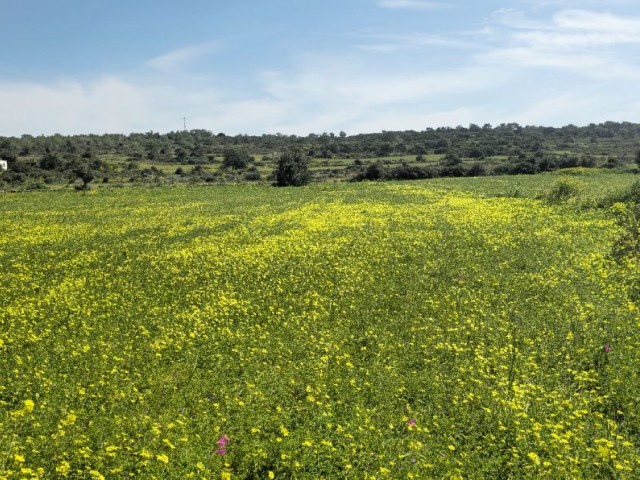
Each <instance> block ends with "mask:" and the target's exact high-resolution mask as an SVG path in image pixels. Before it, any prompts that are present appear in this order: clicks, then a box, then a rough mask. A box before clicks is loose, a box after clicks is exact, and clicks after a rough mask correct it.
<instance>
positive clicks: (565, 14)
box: [0, 0, 640, 136]
mask: <svg viewBox="0 0 640 480" xmlns="http://www.w3.org/2000/svg"><path fill="white" fill-rule="evenodd" d="M0 12H2V19H3V28H2V29H0V45H2V48H1V49H0V135H5V136H6V135H16V136H19V135H22V134H25V133H28V134H32V135H40V134H53V133H61V134H77V133H129V132H147V131H150V130H153V131H157V132H168V131H172V130H179V129H182V123H183V121H182V119H183V117H187V128H188V129H192V128H198V129H200V128H201V129H206V130H211V131H213V132H216V133H217V132H225V133H227V134H237V133H248V134H262V133H283V134H298V135H306V134H308V133H311V132H314V133H322V132H336V133H337V132H339V131H340V130H344V131H346V132H347V133H348V134H355V133H363V132H376V131H381V130H424V129H425V128H427V127H439V126H456V125H465V126H466V125H468V124H470V123H476V124H480V125H482V124H484V123H491V124H494V125H495V124H500V123H508V122H518V123H520V124H523V125H528V124H535V125H552V126H561V125H566V124H569V123H573V124H576V125H585V124H588V123H591V122H596V123H597V122H602V121H607V120H614V121H633V122H640V93H639V91H638V88H637V85H640V55H639V54H638V53H639V52H640V2H638V1H637V0H606V1H604V0H511V1H505V0H487V1H479V0H474V1H472V0H434V1H423V0H323V1H303V0H297V1H294V0H270V1H264V0H237V1H235V2H222V1H216V0H208V1H205V0H184V1H182V2H178V1H176V0H172V1H166V0H154V1H150V0H129V1H122V0H109V1H107V0H56V1H51V0H19V1H17V0H0Z"/></svg>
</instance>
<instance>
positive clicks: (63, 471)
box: [56, 460, 71, 476]
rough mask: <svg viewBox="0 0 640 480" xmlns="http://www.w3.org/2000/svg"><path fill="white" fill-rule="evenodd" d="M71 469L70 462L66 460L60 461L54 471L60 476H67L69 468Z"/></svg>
mask: <svg viewBox="0 0 640 480" xmlns="http://www.w3.org/2000/svg"><path fill="white" fill-rule="evenodd" d="M70 469H71V464H70V463H69V462H67V461H66V460H63V461H62V462H60V465H58V466H57V467H56V473H57V474H59V475H62V476H67V475H68V474H69V470H70Z"/></svg>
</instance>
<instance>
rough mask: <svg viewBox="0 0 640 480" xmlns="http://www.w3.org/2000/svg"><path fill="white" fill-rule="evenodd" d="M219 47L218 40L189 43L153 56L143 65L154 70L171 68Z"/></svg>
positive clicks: (192, 60)
mask: <svg viewBox="0 0 640 480" xmlns="http://www.w3.org/2000/svg"><path fill="white" fill-rule="evenodd" d="M218 47H219V43H218V42H208V43H202V44H199V45H190V46H188V47H183V48H178V49H176V50H172V51H170V52H168V53H165V54H163V55H160V56H157V57H154V58H152V59H150V60H147V61H146V62H145V66H147V67H149V68H152V69H154V70H173V69H175V68H180V67H183V66H185V65H188V64H189V63H192V62H195V61H196V60H199V59H201V58H203V57H205V56H207V55H209V54H211V53H212V52H214V51H215V50H216V49H217V48H218Z"/></svg>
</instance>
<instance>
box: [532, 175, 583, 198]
mask: <svg viewBox="0 0 640 480" xmlns="http://www.w3.org/2000/svg"><path fill="white" fill-rule="evenodd" d="M582 187H583V184H582V182H579V181H577V180H574V179H573V178H562V179H560V180H558V181H557V182H555V183H554V184H553V185H552V186H551V187H550V188H549V190H547V191H546V192H545V193H544V194H543V195H542V199H543V200H545V201H546V202H547V203H551V204H559V203H565V202H567V201H568V200H569V199H571V198H573V197H576V196H578V194H579V193H580V191H581V190H582Z"/></svg>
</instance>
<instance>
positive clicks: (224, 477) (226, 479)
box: [220, 472, 231, 480]
mask: <svg viewBox="0 0 640 480" xmlns="http://www.w3.org/2000/svg"><path fill="white" fill-rule="evenodd" d="M220 479H221V480H231V474H230V473H229V472H222V473H221V474H220Z"/></svg>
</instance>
